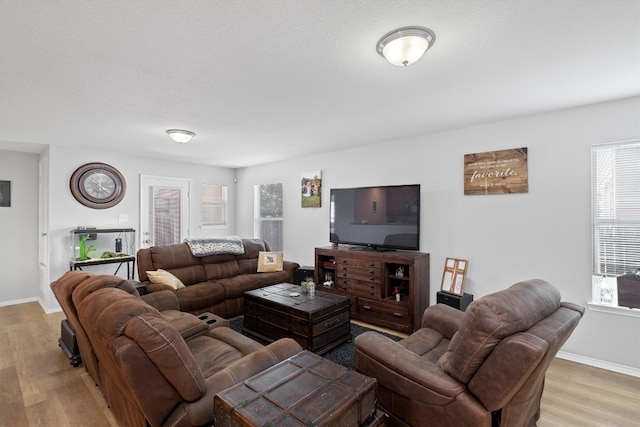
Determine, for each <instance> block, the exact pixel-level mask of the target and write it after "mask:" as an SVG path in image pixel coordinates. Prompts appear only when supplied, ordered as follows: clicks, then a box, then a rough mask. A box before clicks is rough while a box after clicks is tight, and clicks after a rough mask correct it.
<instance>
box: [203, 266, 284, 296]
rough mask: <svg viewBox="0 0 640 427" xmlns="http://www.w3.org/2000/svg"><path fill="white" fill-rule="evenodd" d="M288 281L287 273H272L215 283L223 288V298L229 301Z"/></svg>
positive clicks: (243, 276) (242, 275) (241, 276)
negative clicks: (246, 293)
mask: <svg viewBox="0 0 640 427" xmlns="http://www.w3.org/2000/svg"><path fill="white" fill-rule="evenodd" d="M288 280H289V273H288V272H286V271H275V272H272V273H253V274H240V275H239V276H235V277H230V278H228V279H222V280H218V281H217V282H216V283H217V284H219V285H221V286H222V287H223V288H224V294H225V297H226V298H227V299H231V298H240V297H243V296H244V293H245V292H246V291H251V290H254V289H258V288H263V287H265V286H271V285H275V284H278V283H283V282H287V281H288Z"/></svg>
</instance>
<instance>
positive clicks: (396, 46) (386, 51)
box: [377, 27, 436, 67]
mask: <svg viewBox="0 0 640 427" xmlns="http://www.w3.org/2000/svg"><path fill="white" fill-rule="evenodd" d="M435 41H436V35H435V34H434V33H433V31H431V30H430V29H428V28H424V27H402V28H398V29H397V30H393V31H391V32H390V33H387V34H385V35H384V36H382V38H381V39H380V40H379V41H378V46H377V50H378V53H379V54H380V55H381V56H383V57H384V58H385V59H386V60H387V61H389V62H390V63H392V64H393V65H397V66H399V67H406V66H407V65H411V64H413V63H414V62H416V61H417V60H418V59H420V58H422V55H424V53H425V52H426V51H427V50H428V49H429V48H430V47H431V46H433V43H434V42H435Z"/></svg>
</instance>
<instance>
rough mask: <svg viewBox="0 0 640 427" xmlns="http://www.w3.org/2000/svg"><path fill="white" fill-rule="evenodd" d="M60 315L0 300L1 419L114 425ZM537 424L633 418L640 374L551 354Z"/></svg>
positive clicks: (4, 422) (639, 407)
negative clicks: (71, 357) (67, 345)
mask: <svg viewBox="0 0 640 427" xmlns="http://www.w3.org/2000/svg"><path fill="white" fill-rule="evenodd" d="M62 319H64V315H63V314H62V313H54V314H49V315H46V314H44V312H43V311H42V308H41V307H40V305H39V304H38V303H27V304H20V305H14V306H8V307H0V342H1V343H2V351H0V426H12V427H20V426H56V427H59V426H74V427H77V426H90V427H101V426H114V427H117V423H116V421H115V420H114V418H113V415H112V414H111V412H110V411H109V409H108V408H107V405H106V404H105V402H104V400H103V398H102V395H101V393H100V391H99V390H98V388H97V387H96V386H95V385H94V384H93V382H92V381H91V378H90V377H89V375H88V374H87V372H86V371H85V370H84V368H83V367H78V368H73V367H72V366H71V365H70V364H69V361H68V359H67V358H66V356H65V354H64V353H63V351H62V350H61V349H60V348H59V347H58V338H59V337H60V321H61V320H62ZM538 425H539V426H540V427H555V426H563V427H566V426H583V427H584V426H594V427H596V426H597V427H601V426H619V427H622V426H625V427H626V426H637V425H640V378H635V377H630V376H626V375H621V374H617V373H613V372H610V371H605V370H602V369H597V368H592V367H589V366H585V365H581V364H578V363H574V362H569V361H566V360H561V359H556V360H554V362H553V363H552V365H551V367H550V369H549V371H548V373H547V378H546V386H545V391H544V394H543V397H542V416H541V418H540V421H539V422H538ZM122 427H125V426H122Z"/></svg>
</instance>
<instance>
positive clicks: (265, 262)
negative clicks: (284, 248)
mask: <svg viewBox="0 0 640 427" xmlns="http://www.w3.org/2000/svg"><path fill="white" fill-rule="evenodd" d="M269 271H282V252H259V253H258V273H266V272H269Z"/></svg>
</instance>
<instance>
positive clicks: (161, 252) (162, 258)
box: [149, 243, 200, 270]
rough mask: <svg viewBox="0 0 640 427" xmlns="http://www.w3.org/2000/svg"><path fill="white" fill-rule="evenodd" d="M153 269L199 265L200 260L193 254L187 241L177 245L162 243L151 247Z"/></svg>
mask: <svg viewBox="0 0 640 427" xmlns="http://www.w3.org/2000/svg"><path fill="white" fill-rule="evenodd" d="M149 251H150V253H151V262H152V263H153V269H158V268H163V269H165V270H170V269H172V268H177V267H186V266H189V265H199V264H200V260H199V259H198V258H196V257H194V256H193V255H192V254H191V250H190V249H189V246H187V244H186V243H180V244H177V245H160V246H152V247H150V248H149Z"/></svg>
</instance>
